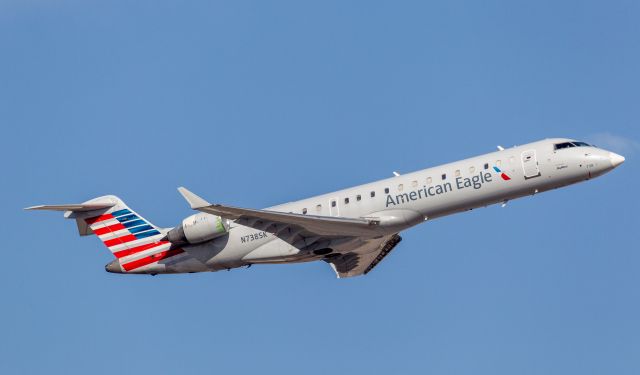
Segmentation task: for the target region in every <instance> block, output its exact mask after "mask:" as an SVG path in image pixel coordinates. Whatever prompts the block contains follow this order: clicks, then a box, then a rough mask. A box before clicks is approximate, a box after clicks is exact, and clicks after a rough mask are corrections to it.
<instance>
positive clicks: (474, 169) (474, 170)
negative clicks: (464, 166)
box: [469, 166, 476, 174]
mask: <svg viewBox="0 0 640 375" xmlns="http://www.w3.org/2000/svg"><path fill="white" fill-rule="evenodd" d="M469 173H470V174H474V173H476V167H473V166H472V167H469Z"/></svg>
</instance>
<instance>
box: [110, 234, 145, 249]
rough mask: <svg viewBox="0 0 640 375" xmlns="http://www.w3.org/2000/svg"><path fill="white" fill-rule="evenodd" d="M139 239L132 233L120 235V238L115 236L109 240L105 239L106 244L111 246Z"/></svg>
mask: <svg viewBox="0 0 640 375" xmlns="http://www.w3.org/2000/svg"><path fill="white" fill-rule="evenodd" d="M134 240H137V238H136V236H134V235H132V234H128V235H126V236H122V237H118V238H114V239H112V240H107V241H104V244H105V246H106V247H111V246H114V245H120V244H123V243H126V242H131V241H134Z"/></svg>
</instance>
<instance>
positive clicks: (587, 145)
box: [553, 142, 593, 150]
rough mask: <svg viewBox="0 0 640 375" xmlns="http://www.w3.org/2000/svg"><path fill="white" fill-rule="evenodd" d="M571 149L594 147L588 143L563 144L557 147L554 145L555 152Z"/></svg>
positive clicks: (558, 144) (557, 144)
mask: <svg viewBox="0 0 640 375" xmlns="http://www.w3.org/2000/svg"><path fill="white" fill-rule="evenodd" d="M570 147H593V146H591V145H590V144H588V143H586V142H562V143H556V144H555V145H553V148H554V150H561V149H563V148H570Z"/></svg>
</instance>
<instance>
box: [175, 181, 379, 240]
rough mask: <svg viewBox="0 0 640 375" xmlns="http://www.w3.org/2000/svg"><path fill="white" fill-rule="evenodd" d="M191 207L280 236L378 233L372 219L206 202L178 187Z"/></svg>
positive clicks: (370, 234)
mask: <svg viewBox="0 0 640 375" xmlns="http://www.w3.org/2000/svg"><path fill="white" fill-rule="evenodd" d="M178 190H179V191H180V193H181V194H182V196H183V197H184V198H185V199H186V200H187V202H189V204H190V205H191V208H193V209H194V210H198V211H202V212H206V213H209V214H213V215H218V216H221V217H224V218H226V219H231V220H234V221H235V222H236V223H238V224H240V225H244V226H247V227H251V228H255V229H258V230H263V231H267V232H270V233H273V234H274V235H276V236H278V237H281V238H283V239H292V238H294V237H295V236H296V235H302V236H304V237H379V236H380V235H381V233H380V227H379V224H380V221H379V220H376V219H363V218H358V219H354V218H344V217H332V216H314V215H301V214H294V213H285V212H277V211H268V210H255V209H249V208H239V207H231V206H224V205H221V204H210V203H209V202H207V201H205V200H204V199H202V198H200V197H199V196H197V195H195V194H194V193H192V192H190V191H189V190H187V189H185V188H183V187H181V188H178Z"/></svg>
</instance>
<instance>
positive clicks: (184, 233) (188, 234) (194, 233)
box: [167, 213, 229, 245]
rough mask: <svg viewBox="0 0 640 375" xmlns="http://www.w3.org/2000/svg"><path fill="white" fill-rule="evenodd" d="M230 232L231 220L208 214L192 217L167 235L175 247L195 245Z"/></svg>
mask: <svg viewBox="0 0 640 375" xmlns="http://www.w3.org/2000/svg"><path fill="white" fill-rule="evenodd" d="M228 231H229V220H227V219H223V218H221V217H220V216H215V215H211V214H207V213H199V214H195V215H191V216H189V217H188V218H186V219H184V220H182V224H180V225H178V226H176V227H175V228H173V229H171V230H170V231H169V233H167V240H168V241H169V242H171V243H172V244H174V245H195V244H199V243H203V242H207V241H211V240H212V239H214V238H217V237H220V236H222V235H224V234H226V233H227V232H228Z"/></svg>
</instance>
